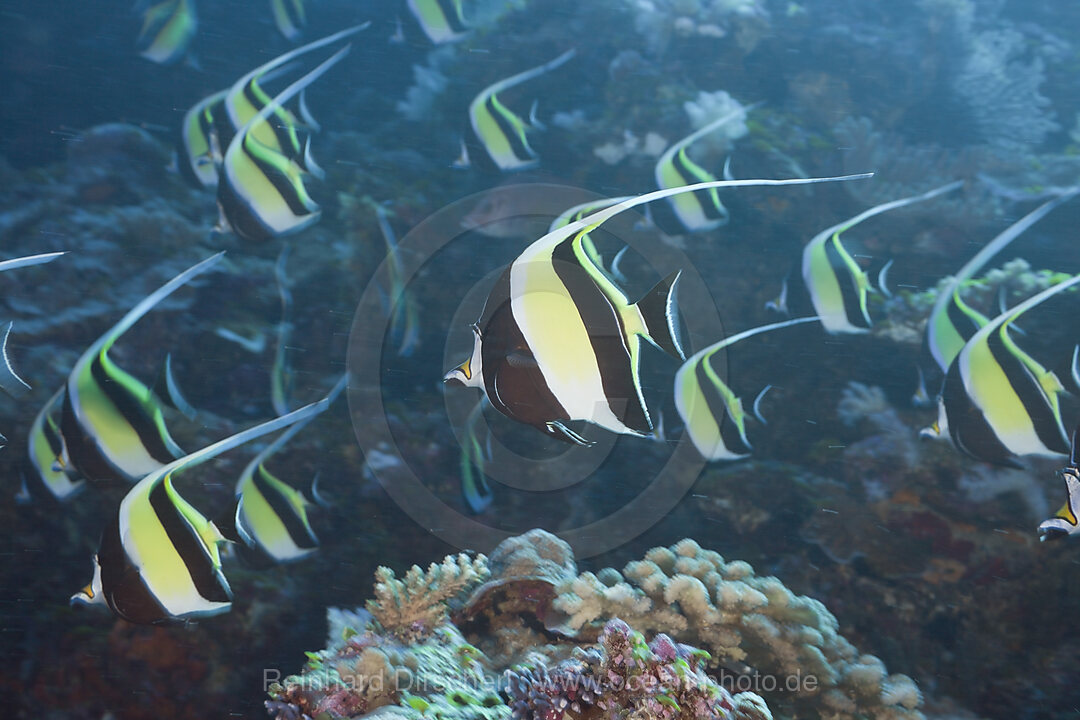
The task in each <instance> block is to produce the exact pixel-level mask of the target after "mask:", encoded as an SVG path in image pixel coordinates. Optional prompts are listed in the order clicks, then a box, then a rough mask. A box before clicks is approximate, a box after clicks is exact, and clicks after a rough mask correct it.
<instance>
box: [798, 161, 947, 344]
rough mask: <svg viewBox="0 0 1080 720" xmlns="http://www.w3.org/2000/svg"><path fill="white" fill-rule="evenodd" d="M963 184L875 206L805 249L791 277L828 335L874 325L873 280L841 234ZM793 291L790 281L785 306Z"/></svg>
mask: <svg viewBox="0 0 1080 720" xmlns="http://www.w3.org/2000/svg"><path fill="white" fill-rule="evenodd" d="M962 185H963V182H962V181H957V182H952V183H949V184H948V185H943V186H941V187H939V188H935V189H934V190H930V191H929V192H925V193H923V194H921V195H913V196H911V197H906V198H901V199H900V200H893V201H892V202H887V203H882V204H881V205H876V206H874V207H872V208H870V209H869V210H865V211H863V212H861V213H859V214H858V215H856V216H855V217H853V218H849V219H848V220H845V221H844V222H842V223H838V224H837V225H833V226H832V227H830V228H827V229H825V230H822V231H821V232H820V233H818V234H817V235H815V236H814V238H813V239H812V240H811V241H810V242H809V243H807V245H806V247H805V248H804V249H803V254H802V264H801V268H800V269H801V272H800V273H792V274H791V275H790V276H789V278H790V279H791V280H793V281H795V282H798V283H800V284H801V287H802V288H804V289H805V290H806V291H807V293H808V294H809V296H810V301H811V303H812V304H813V306H814V311H815V313H816V314H817V316H818V317H819V318H820V319H821V324H822V325H823V326H824V327H825V330H826V332H828V333H830V334H837V333H865V332H867V331H869V329H870V326H871V325H872V324H873V323H872V322H871V320H870V313H869V312H868V310H867V306H866V297H867V292H868V291H869V290H870V289H871V288H870V280H869V278H868V277H867V275H866V273H865V272H864V271H863V269H862V268H860V267H859V264H858V263H857V262H855V258H853V257H852V256H851V254H850V253H848V251H847V250H846V249H845V248H844V246H843V244H842V243H841V242H840V235H841V234H843V233H844V232H847V231H848V230H850V229H851V228H853V227H855V226H856V225H858V224H859V223H861V222H862V221H863V220H867V219H869V218H872V217H874V216H875V215H880V214H881V213H884V212H888V211H889V210H895V209H897V208H902V207H906V206H908V205H913V204H914V203H918V202H924V201H926V200H930V199H932V198H935V197H938V196H939V195H943V194H945V193H947V192H952V191H953V190H956V189H957V188H959V187H961V186H962ZM791 290H792V283H791V282H789V283H787V284H786V287H785V288H784V290H783V291H782V292H781V296H782V297H783V302H784V305H785V306H787V304H788V302H789V301H790V298H789V297H787V296H788V295H789V294H790V291H791Z"/></svg>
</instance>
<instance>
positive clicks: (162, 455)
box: [60, 253, 224, 482]
mask: <svg viewBox="0 0 1080 720" xmlns="http://www.w3.org/2000/svg"><path fill="white" fill-rule="evenodd" d="M223 256H224V253H218V254H217V255H213V256H211V257H210V258H208V259H206V260H203V261H202V262H200V263H198V264H196V265H194V266H192V267H190V268H188V269H187V270H185V271H184V272H182V273H180V274H179V275H177V276H176V277H174V278H173V279H172V280H170V281H169V282H167V283H165V284H164V285H162V286H161V287H160V288H158V289H157V290H155V291H154V292H153V293H151V294H150V295H149V296H147V297H146V298H145V299H144V300H143V301H142V302H140V303H139V304H138V305H136V306H135V307H134V308H132V309H131V310H130V311H128V313H127V314H126V315H124V317H123V318H121V319H120V321H119V322H118V323H116V325H114V326H113V327H111V328H110V329H109V330H108V331H106V332H105V334H103V335H102V336H101V337H100V338H98V339H97V340H96V341H95V342H94V343H93V344H92V345H91V346H90V347H89V348H87V349H86V351H85V352H84V353H83V354H82V355H81V356H80V357H79V359H78V361H76V363H75V366H74V368H72V370H71V374H70V375H69V376H68V380H67V384H66V386H65V388H66V389H65V392H64V394H63V409H62V412H61V419H60V430H61V433H62V434H63V439H64V447H65V448H66V449H67V453H68V457H69V458H70V461H71V464H72V465H73V467H74V469H75V470H76V471H77V472H78V473H79V475H80V476H82V477H85V478H87V479H90V480H93V481H123V482H137V481H138V480H139V479H140V478H142V477H145V476H146V475H147V474H149V473H151V472H154V471H155V470H157V469H159V468H161V467H162V466H164V465H167V464H168V463H171V462H172V461H173V460H175V459H176V458H178V457H181V456H182V455H183V454H184V452H183V451H182V450H181V449H180V447H179V446H178V445H177V444H176V442H175V441H174V440H173V439H172V436H171V435H170V434H169V430H168V428H167V427H166V426H165V419H164V414H163V412H162V410H163V402H162V400H161V398H160V397H159V396H158V395H157V394H156V393H155V392H154V391H153V390H151V389H150V388H149V387H147V386H146V385H144V384H143V383H142V382H140V381H139V380H138V379H137V378H135V377H134V376H133V375H131V374H130V373H128V372H126V371H124V370H123V369H122V368H120V367H118V366H117V365H116V363H114V362H113V360H112V359H111V358H110V357H109V350H110V349H112V347H113V345H115V344H116V341H117V340H119V339H120V338H121V337H122V336H123V335H124V333H125V332H127V330H128V329H129V328H131V326H132V325H134V324H135V323H136V322H138V320H139V319H140V318H142V317H143V316H144V315H146V313H148V312H149V311H150V310H152V309H153V308H154V307H155V306H156V305H157V304H158V303H160V302H161V301H162V300H164V299H165V298H166V297H168V296H169V295H171V294H172V293H173V292H175V291H176V290H178V289H180V288H181V287H183V286H184V285H186V284H187V283H188V282H189V281H191V280H192V279H193V278H195V277H197V276H199V275H201V274H203V273H205V272H207V271H208V270H210V269H212V268H213V267H214V266H215V265H216V264H217V263H218V262H219V261H220V260H221V258H222V257H223ZM169 374H171V372H170V373H169ZM169 384H172V385H173V386H175V382H174V381H166V383H165V387H166V389H167V386H168V385H169ZM166 394H168V393H166ZM184 405H186V401H182V403H181V406H184Z"/></svg>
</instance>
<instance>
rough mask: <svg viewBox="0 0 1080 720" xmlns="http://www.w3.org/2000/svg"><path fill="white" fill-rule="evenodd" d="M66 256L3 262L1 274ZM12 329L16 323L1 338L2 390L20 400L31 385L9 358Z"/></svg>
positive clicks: (0, 386) (29, 257)
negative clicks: (8, 348) (16, 370)
mask: <svg viewBox="0 0 1080 720" xmlns="http://www.w3.org/2000/svg"><path fill="white" fill-rule="evenodd" d="M65 254H66V253H63V252H51V253H41V254H39V255H26V256H25V257H18V258H12V259H10V260H3V261H0V272H7V271H8V270H17V269H19V268H25V267H33V266H34V265H45V264H46V263H51V262H52V261H53V260H55V259H56V258H58V257H60V256H61V255H65ZM12 327H14V323H12V322H9V323H8V324H7V326H5V328H4V336H3V338H0V390H2V391H4V393H6V394H7V395H9V396H11V397H13V398H18V397H21V396H23V395H25V394H26V393H27V392H29V390H30V385H29V383H27V382H26V381H25V380H23V379H22V378H21V377H19V375H18V374H17V373H16V372H15V368H14V367H12V365H11V358H10V357H8V351H7V346H8V338H9V337H10V336H11V329H12Z"/></svg>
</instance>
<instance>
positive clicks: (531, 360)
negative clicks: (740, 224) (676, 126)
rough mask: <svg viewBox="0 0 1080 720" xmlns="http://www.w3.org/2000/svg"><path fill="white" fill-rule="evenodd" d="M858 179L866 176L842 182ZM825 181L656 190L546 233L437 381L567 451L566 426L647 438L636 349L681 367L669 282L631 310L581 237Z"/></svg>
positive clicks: (571, 436) (574, 437) (505, 280)
mask: <svg viewBox="0 0 1080 720" xmlns="http://www.w3.org/2000/svg"><path fill="white" fill-rule="evenodd" d="M860 177H870V175H860V176H847V177H846V178H843V179H854V178H860ZM835 179H837V178H807V179H802V178H797V179H791V180H735V181H728V180H718V181H715V182H712V183H699V184H696V185H688V186H685V187H680V188H671V189H668V190H658V191H655V192H652V193H648V194H645V195H642V196H639V197H636V198H632V199H630V200H625V201H623V202H621V203H617V204H615V205H612V206H610V207H607V208H604V209H602V210H600V211H598V212H596V213H593V214H591V215H589V216H588V217H586V218H584V219H581V220H578V221H576V222H573V223H571V224H569V225H566V226H564V227H561V228H559V229H557V230H555V231H553V232H550V233H548V234H547V235H545V236H543V237H542V238H540V239H539V240H537V241H535V242H534V243H533V244H532V245H530V246H529V247H528V248H526V250H525V251H524V252H523V253H522V254H521V255H519V256H518V257H517V259H515V260H514V261H513V262H512V263H511V264H510V266H509V267H508V268H507V269H506V270H505V271H504V272H503V274H502V276H501V277H500V278H499V280H498V281H497V282H496V285H495V287H494V288H493V289H492V291H491V293H490V295H489V296H488V298H487V302H486V304H485V306H484V311H483V313H482V314H481V316H480V319H479V320H478V321H477V322H476V323H474V324H473V326H472V330H473V349H472V353H471V354H470V356H469V358H468V359H467V360H466V361H465V362H463V363H461V364H460V365H458V366H457V367H456V368H454V369H452V370H451V371H450V372H448V373H447V374H446V375H445V377H444V380H445V381H446V382H456V383H460V384H462V385H465V386H468V387H476V388H481V389H482V390H483V391H484V394H485V395H486V396H487V399H488V401H489V402H490V403H491V404H492V406H493V407H495V409H496V410H498V411H499V412H501V413H502V414H504V415H506V416H507V417H510V418H511V419H514V420H517V421H518V422H522V423H524V424H527V425H531V426H533V427H535V428H537V429H538V430H540V431H541V432H544V433H546V434H548V435H550V436H552V437H555V438H558V439H560V440H564V441H567V442H572V443H577V444H581V445H587V444H588V441H587V440H585V439H584V438H583V437H582V436H581V435H579V434H578V433H577V432H575V431H573V430H571V429H570V428H569V427H567V426H566V422H568V421H573V420H583V421H586V422H590V423H593V424H595V425H599V426H600V427H603V428H605V429H608V430H610V431H612V432H616V433H623V434H630V435H638V436H644V435H648V434H650V433H651V431H652V422H651V420H650V418H649V412H648V408H647V407H646V406H645V400H644V397H643V395H642V391H641V383H640V378H639V374H638V363H639V349H640V348H639V345H640V342H639V339H640V338H641V337H645V338H646V339H647V340H649V341H650V342H651V343H653V344H654V345H656V346H657V347H658V348H660V349H662V350H664V351H666V352H668V353H669V354H671V355H674V356H676V357H678V358H680V359H681V358H682V356H683V354H682V348H681V345H680V344H679V341H678V337H677V331H676V303H675V287H676V281H677V280H678V277H679V272H674V273H672V274H671V275H669V276H668V277H666V278H664V279H663V280H661V281H660V282H659V283H658V284H657V285H656V287H654V288H653V289H652V290H651V291H650V292H648V293H647V294H646V295H645V296H644V297H643V298H642V299H641V300H639V301H638V302H637V303H633V304H631V303H630V302H629V301H628V300H627V298H626V296H625V294H624V293H623V291H622V290H621V289H620V288H619V287H618V286H617V285H615V284H614V283H612V282H611V281H610V280H608V278H607V276H606V275H605V274H604V273H603V272H602V271H601V270H600V269H599V268H598V267H597V266H596V264H595V263H594V262H593V261H592V260H591V259H590V258H589V256H588V254H586V252H585V249H584V245H583V240H582V238H583V236H585V235H588V234H589V233H590V232H592V231H594V230H595V229H596V228H597V227H599V226H600V225H601V224H602V223H604V222H606V221H607V220H609V219H610V218H612V217H614V216H615V215H618V214H619V213H621V212H624V211H626V210H629V209H631V208H634V207H637V206H639V205H642V204H644V203H648V202H654V201H656V200H661V199H663V198H665V197H668V196H669V195H674V194H677V193H681V192H694V191H696V190H706V189H708V188H710V187H749V186H755V185H798V184H809V183H816V182H827V181H830V180H835Z"/></svg>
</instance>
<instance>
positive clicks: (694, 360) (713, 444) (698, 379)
mask: <svg viewBox="0 0 1080 720" xmlns="http://www.w3.org/2000/svg"><path fill="white" fill-rule="evenodd" d="M816 320H817V318H816V317H805V318H796V319H794V320H786V321H784V322H778V323H772V324H770V325H762V326H760V327H756V328H751V329H750V330H745V331H743V332H741V333H738V334H737V335H732V336H731V337H728V338H724V339H723V340H721V341H720V342H718V343H714V344H712V345H709V346H708V347H706V348H704V349H702V350H700V351H698V352H696V353H694V355H693V356H691V357H690V359H689V360H687V361H686V362H685V363H683V365H682V367H680V368H679V371H678V372H677V373H675V408H676V410H678V411H679V417H681V418H682V420H683V424H684V425H685V427H686V431H687V432H688V433H689V434H690V440H691V441H692V442H693V443H694V447H696V448H697V450H698V452H699V453H701V456H702V457H704V458H705V459H706V460H710V461H712V460H738V459H740V458H744V457H747V456H748V455H749V454H750V452H751V449H752V448H751V446H750V441H749V440H747V439H746V411H745V410H744V409H743V405H742V400H740V399H739V398H738V397H737V396H736V395H735V393H734V392H733V391H732V390H731V388H730V387H728V385H727V383H725V382H724V380H723V379H722V378H721V377H720V373H719V372H718V371H717V368H716V366H715V364H714V358H715V357H716V354H717V353H718V352H720V351H721V350H723V349H724V348H726V347H728V346H729V345H733V344H735V343H737V342H739V341H740V340H743V339H745V338H748V337H752V336H754V335H758V334H760V333H763V332H769V331H772V330H779V329H780V328H786V327H790V326H791V325H798V324H801V323H808V322H814V321H816ZM759 398H760V396H759ZM757 405H758V403H757V402H755V403H754V406H755V407H754V410H755V414H756V415H758V419H759V420H761V419H762V418H761V417H760V414H759V412H758V408H757Z"/></svg>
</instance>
